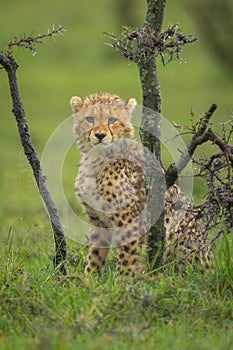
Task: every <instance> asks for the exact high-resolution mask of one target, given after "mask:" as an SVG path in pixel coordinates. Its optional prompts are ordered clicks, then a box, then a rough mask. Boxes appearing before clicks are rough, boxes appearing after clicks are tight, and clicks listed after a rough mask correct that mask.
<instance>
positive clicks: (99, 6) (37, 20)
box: [0, 0, 233, 235]
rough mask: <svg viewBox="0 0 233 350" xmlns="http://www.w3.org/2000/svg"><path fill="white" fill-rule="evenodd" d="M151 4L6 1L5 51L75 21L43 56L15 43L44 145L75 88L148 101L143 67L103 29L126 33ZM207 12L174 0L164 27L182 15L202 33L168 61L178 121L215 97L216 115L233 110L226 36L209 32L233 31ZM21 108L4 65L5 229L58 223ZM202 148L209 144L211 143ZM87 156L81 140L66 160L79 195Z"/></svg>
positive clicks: (1, 42)
mask: <svg viewBox="0 0 233 350" xmlns="http://www.w3.org/2000/svg"><path fill="white" fill-rule="evenodd" d="M197 3H198V1H197ZM199 3H200V1H199ZM207 3H208V1H207ZM218 3H220V2H218ZM209 6H212V5H211V2H210V4H209ZM145 10H146V1H142V0H134V1H133V0H128V1H127V0H124V1H123V0H121V1H120V0H99V1H97V2H95V1H91V0H86V1H81V0H75V1H74V0H66V1H65V0H57V1H56V2H55V1H54V2H53V1H51V2H48V1H45V0H40V1H29V0H17V1H16V0H11V1H9V2H6V1H4V2H3V1H2V2H1V7H0V18H1V21H0V23H1V24H0V26H1V37H0V50H1V51H4V50H5V49H6V47H7V43H8V42H9V41H10V40H11V39H12V38H14V36H21V35H24V34H38V33H43V32H46V31H47V30H48V28H50V29H51V28H52V25H53V24H54V25H58V24H61V25H62V26H63V27H64V28H65V29H66V30H67V32H66V33H65V35H64V37H58V38H56V41H54V40H53V39H48V40H47V45H41V46H37V54H36V55H35V56H33V55H32V53H31V52H30V51H27V50H22V49H17V48H15V49H14V57H15V59H16V61H17V62H18V64H19V69H18V82H19V88H20V93H21V97H22V101H23V104H24V107H25V110H26V114H27V120H28V123H29V127H30V132H31V136H32V140H33V143H34V146H35V147H36V149H37V150H38V153H39V155H41V154H42V152H43V149H44V147H45V144H46V142H47V140H48V139H49V137H50V136H51V134H52V133H53V131H54V130H55V128H56V127H57V126H58V125H59V124H60V123H61V122H62V121H63V120H65V119H66V118H68V117H69V116H70V115H71V110H70V106H69V100H70V97H71V96H72V95H80V96H83V97H84V96H86V95H88V94H90V93H93V92H104V91H107V92H110V93H116V94H119V95H120V96H121V97H122V98H129V97H135V98H136V99H137V100H138V103H140V102H141V88H140V82H139V79H138V73H137V67H136V66H135V65H134V64H129V63H128V62H127V61H124V60H123V59H121V58H120V57H119V56H118V54H117V53H116V52H114V50H113V49H111V48H110V47H108V46H107V45H105V42H106V41H107V38H106V37H105V36H104V35H103V34H102V33H103V32H104V31H106V32H114V33H116V34H117V33H119V32H120V29H121V26H122V25H131V26H138V27H140V26H141V25H142V23H143V20H144V16H145ZM220 10H221V8H220ZM220 10H219V11H220ZM216 11H217V10H216ZM220 12H221V11H220ZM220 12H218V11H217V13H220ZM202 14H203V11H202V10H201V8H200V7H199V8H198V7H195V2H194V1H193V0H180V1H178V2H175V1H167V6H166V12H165V22H164V27H166V26H167V25H169V24H174V23H178V24H179V25H180V26H181V28H182V29H183V32H184V33H185V34H190V33H192V34H193V35H194V36H197V37H198V41H197V42H196V43H195V44H193V45H190V46H189V45H187V46H186V47H185V48H184V52H183V53H182V58H183V62H181V63H179V62H177V61H174V62H171V63H170V64H169V65H168V66H166V67H165V68H164V67H163V66H162V64H161V63H160V62H159V63H158V70H159V78H160V84H161V89H162V99H163V108H162V112H163V115H164V116H165V117H166V118H167V119H168V120H170V121H171V122H172V121H175V122H176V123H178V124H179V123H181V124H185V125H187V124H189V118H190V109H191V108H192V109H193V110H194V111H195V114H196V116H197V117H198V116H199V115H200V114H201V113H202V112H203V111H206V110H207V109H208V107H209V106H210V104H211V103H213V102H215V103H217V105H218V110H217V112H216V113H215V115H214V117H213V119H212V122H213V123H217V122H219V121H225V120H228V119H229V116H230V114H231V109H232V76H233V75H232V71H231V70H230V69H229V67H228V68H227V64H226V62H224V60H223V59H222V58H221V57H220V56H219V55H218V52H217V51H214V50H213V48H215V46H217V44H218V42H216V43H213V44H212V48H211V45H209V41H210V39H208V40H207V35H206V33H207V34H209V36H210V37H211V33H212V34H213V35H212V36H214V35H215V34H216V33H217V34H218V39H219V38H220V39H221V38H224V37H227V35H228V34H229V33H226V32H225V33H224V32H223V33H222V32H221V30H220V29H221V28H222V26H221V25H219V28H220V29H219V28H217V29H216V28H215V29H213V28H209V31H210V33H209V32H208V30H207V31H205V30H204V29H203V26H202V25H201V23H203V20H204V19H203V18H201V15H202ZM223 22H224V19H223ZM211 31H212V32H211ZM215 31H216V32H215ZM224 35H225V36H224ZM221 42H222V41H221ZM11 109H12V103H11V99H10V94H9V88H8V81H7V76H6V73H5V71H4V70H0V117H1V127H0V148H1V163H0V190H1V211H0V222H1V231H2V234H3V235H5V234H7V232H8V231H9V228H10V227H12V228H13V229H14V230H15V232H17V234H20V233H22V234H23V235H24V234H25V232H30V233H35V234H38V233H39V232H40V230H41V231H42V230H44V226H47V225H48V220H45V217H46V214H45V211H44V208H43V204H42V202H41V199H40V196H39V194H38V191H37V189H36V186H35V183H34V179H33V176H32V172H31V169H30V167H29V165H28V164H27V160H26V159H25V156H24V154H23V151H22V147H21V145H20V142H19V137H18V134H17V129H16V123H15V120H14V118H13V116H12V114H11ZM200 152H204V150H203V148H202V149H201V151H200ZM77 163H78V154H77V151H76V149H75V147H73V148H72V149H71V151H70V152H69V154H68V156H67V159H66V161H65V165H66V166H65V167H64V169H63V175H64V176H63V179H64V187H65V188H66V190H65V191H66V193H67V196H68V197H69V200H70V201H71V202H72V201H74V202H75V201H76V200H75V197H74V194H73V183H74V179H75V176H76V171H77V169H76V168H77V166H76V165H77ZM54 181H56V179H54Z"/></svg>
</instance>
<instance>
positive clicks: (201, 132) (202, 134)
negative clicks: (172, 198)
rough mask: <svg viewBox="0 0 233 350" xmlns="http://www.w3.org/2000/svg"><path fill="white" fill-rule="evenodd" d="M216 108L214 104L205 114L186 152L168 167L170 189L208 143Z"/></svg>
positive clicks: (167, 177) (167, 178) (168, 185)
mask: <svg viewBox="0 0 233 350" xmlns="http://www.w3.org/2000/svg"><path fill="white" fill-rule="evenodd" d="M216 108H217V105H216V104H212V105H211V106H210V108H209V110H208V111H207V112H206V113H204V114H203V116H202V117H201V118H200V121H199V123H198V126H197V131H195V133H194V134H193V137H192V139H191V140H190V142H189V143H188V145H187V147H186V148H185V150H184V151H183V152H182V154H181V156H180V158H179V159H178V161H177V162H176V163H172V164H171V165H170V166H169V167H168V169H167V171H166V182H167V187H170V186H172V185H173V184H174V183H175V181H176V180H177V178H178V174H179V173H181V171H182V170H183V169H184V168H185V167H186V166H187V164H188V163H189V162H190V159H192V156H193V154H194V152H195V150H196V148H197V146H199V145H201V144H202V143H204V142H206V141H208V138H207V136H206V129H207V127H208V123H209V120H210V118H211V117H212V115H213V113H214V112H215V110H216Z"/></svg>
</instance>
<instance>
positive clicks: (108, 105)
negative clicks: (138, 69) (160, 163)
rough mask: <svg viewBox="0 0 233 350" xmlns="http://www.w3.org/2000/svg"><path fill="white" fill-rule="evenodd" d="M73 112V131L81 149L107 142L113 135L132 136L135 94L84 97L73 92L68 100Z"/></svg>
mask: <svg viewBox="0 0 233 350" xmlns="http://www.w3.org/2000/svg"><path fill="white" fill-rule="evenodd" d="M70 104H71V107H72V110H73V112H74V115H75V121H74V134H75V136H76V137H77V141H78V145H79V148H80V150H81V151H83V152H86V151H88V150H89V149H90V148H91V147H93V146H95V145H98V144H101V145H103V146H106V145H110V144H112V143H113V142H114V140H116V139H125V138H127V139H131V138H132V137H133V133H134V129H133V126H132V124H131V121H130V120H131V114H132V111H133V110H134V108H135V106H136V100H135V99H134V98H131V99H129V100H128V101H123V100H121V99H120V98H119V97H118V96H116V95H110V94H107V93H103V94H93V95H90V96H88V97H86V98H85V99H82V98H80V97H77V96H74V97H72V98H71V101H70Z"/></svg>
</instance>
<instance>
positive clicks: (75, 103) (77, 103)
mask: <svg viewBox="0 0 233 350" xmlns="http://www.w3.org/2000/svg"><path fill="white" fill-rule="evenodd" d="M70 105H71V108H72V110H73V112H74V113H75V112H78V111H79V110H80V108H81V107H82V105H83V100H82V99H81V98H80V97H78V96H73V97H71V100H70Z"/></svg>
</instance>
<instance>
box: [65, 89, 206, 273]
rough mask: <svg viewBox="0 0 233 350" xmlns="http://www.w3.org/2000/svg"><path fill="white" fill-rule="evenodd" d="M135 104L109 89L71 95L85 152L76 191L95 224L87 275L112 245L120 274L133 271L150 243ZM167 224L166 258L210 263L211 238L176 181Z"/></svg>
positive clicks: (167, 202)
mask: <svg viewBox="0 0 233 350" xmlns="http://www.w3.org/2000/svg"><path fill="white" fill-rule="evenodd" d="M135 106H136V101H135V99H134V98H130V99H129V100H127V101H124V100H122V99H121V98H120V97H118V96H116V95H111V94H108V93H103V94H92V95H90V96H88V97H86V98H85V99H82V98H80V97H77V96H75V97H72V98H71V107H72V110H73V112H74V117H75V119H74V134H75V136H76V139H77V144H78V147H79V149H80V151H81V163H80V166H79V173H78V176H77V179H76V183H75V191H76V194H77V196H78V197H79V198H80V200H81V202H82V204H83V206H84V209H85V212H86V214H87V216H88V218H89V220H90V223H91V226H92V234H91V238H90V249H89V253H88V256H87V264H86V268H85V274H89V273H90V272H92V271H97V272H98V274H99V275H101V271H102V268H103V266H104V264H105V261H106V258H107V255H108V252H109V248H110V247H116V252H117V265H118V274H117V276H118V278H119V277H120V276H121V275H122V274H124V275H131V276H134V274H135V271H136V265H137V264H136V263H137V260H138V251H139V247H140V245H141V243H142V242H145V237H146V209H145V203H146V188H145V181H144V180H145V174H144V169H145V160H144V153H143V149H142V147H141V146H140V145H139V143H138V142H136V141H134V140H133V134H134V129H133V126H132V124H131V116H132V112H133V110H134V108H135ZM177 203H179V205H178V206H177ZM180 204H182V205H180ZM164 225H165V228H166V247H165V252H164V260H165V263H166V262H169V261H172V260H177V261H179V263H178V264H177V270H180V269H181V268H182V266H183V265H184V264H185V262H186V261H187V260H188V261H189V262H190V263H193V262H195V263H197V262H200V264H201V265H206V264H208V262H209V256H210V255H211V251H210V245H209V242H208V239H207V237H206V235H205V234H204V231H203V229H202V228H201V226H200V225H199V224H198V223H196V222H195V219H194V217H192V214H191V211H190V203H189V202H188V200H187V198H186V197H185V196H184V195H183V194H182V193H181V192H180V190H179V188H178V187H177V186H176V185H174V186H172V187H171V188H170V189H169V190H168V191H167V192H166V195H165V221H164ZM198 225H199V226H198Z"/></svg>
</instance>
